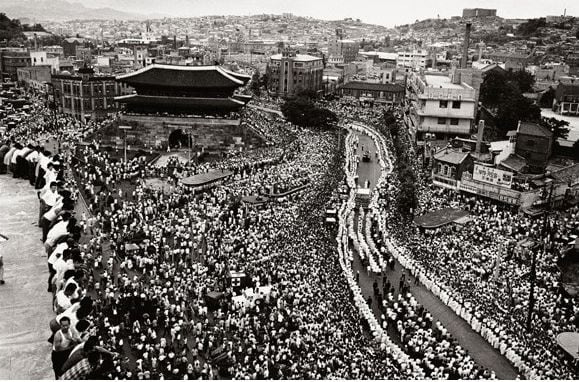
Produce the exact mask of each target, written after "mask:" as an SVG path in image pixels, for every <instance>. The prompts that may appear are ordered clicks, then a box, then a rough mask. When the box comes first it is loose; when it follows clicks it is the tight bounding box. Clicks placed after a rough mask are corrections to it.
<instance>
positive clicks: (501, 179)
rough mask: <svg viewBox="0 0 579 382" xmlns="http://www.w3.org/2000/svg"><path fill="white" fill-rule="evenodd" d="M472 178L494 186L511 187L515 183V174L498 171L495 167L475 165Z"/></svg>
mask: <svg viewBox="0 0 579 382" xmlns="http://www.w3.org/2000/svg"><path fill="white" fill-rule="evenodd" d="M472 178H473V179H474V180H478V181H479V182H485V183H490V184H494V185H495V186H501V187H509V188H510V187H511V184H512V182H513V173H512V172H509V171H503V170H498V169H496V168H493V167H486V166H481V165H479V164H475V165H474V170H473V173H472Z"/></svg>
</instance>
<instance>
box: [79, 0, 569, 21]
mask: <svg viewBox="0 0 579 382" xmlns="http://www.w3.org/2000/svg"><path fill="white" fill-rule="evenodd" d="M81 2H83V3H84V4H85V5H87V6H89V7H95V6H103V5H104V6H110V7H112V8H116V9H119V10H125V11H133V12H139V13H163V14H170V15H175V16H183V17H186V16H202V15H211V14H218V15H221V14H233V15H248V14H258V13H276V14H279V13H282V12H291V13H294V14H296V15H300V16H312V17H315V18H322V19H332V20H335V19H343V18H345V17H352V18H359V19H362V21H364V22H367V23H373V24H381V25H386V26H394V25H400V24H406V23H409V22H414V20H416V19H419V20H422V19H426V18H432V17H437V15H440V17H441V18H447V17H450V16H456V15H460V14H461V13H462V9H463V8H475V7H479V8H496V9H497V14H498V15H499V16H501V17H505V18H516V17H520V18H532V17H541V16H546V15H561V14H563V10H564V9H565V8H567V14H568V15H574V16H579V1H578V0H542V1H537V0H438V1H433V0H396V1H392V0H347V1H342V0H334V1H332V0H164V1H163V0H84V1H83V0H81Z"/></svg>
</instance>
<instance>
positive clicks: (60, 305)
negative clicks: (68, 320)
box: [54, 284, 77, 314]
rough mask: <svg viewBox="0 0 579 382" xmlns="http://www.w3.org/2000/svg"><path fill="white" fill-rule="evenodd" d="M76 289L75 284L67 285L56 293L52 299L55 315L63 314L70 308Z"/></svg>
mask: <svg viewBox="0 0 579 382" xmlns="http://www.w3.org/2000/svg"><path fill="white" fill-rule="evenodd" d="M76 287H77V286H76V285H75V284H68V286H67V287H65V288H64V289H63V290H61V291H60V292H58V293H56V296H55V298H54V311H55V312H56V314H60V313H63V312H64V311H65V310H67V309H68V308H70V307H71V306H72V302H71V297H72V295H73V294H74V292H75V291H76Z"/></svg>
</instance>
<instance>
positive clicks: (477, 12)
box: [462, 8, 497, 17]
mask: <svg viewBox="0 0 579 382" xmlns="http://www.w3.org/2000/svg"><path fill="white" fill-rule="evenodd" d="M496 15H497V10H496V9H485V8H465V9H463V10H462V17H494V16H496Z"/></svg>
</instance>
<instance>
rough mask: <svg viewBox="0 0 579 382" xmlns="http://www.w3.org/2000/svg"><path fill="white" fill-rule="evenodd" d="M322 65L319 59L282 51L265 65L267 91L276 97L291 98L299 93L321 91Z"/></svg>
mask: <svg viewBox="0 0 579 382" xmlns="http://www.w3.org/2000/svg"><path fill="white" fill-rule="evenodd" d="M323 72H324V64H323V62H322V58H321V57H314V56H310V55H307V54H296V53H295V52H293V51H290V50H284V51H283V53H279V54H276V55H273V56H271V57H270V62H269V64H268V65H267V73H268V77H269V90H270V91H271V92H272V93H275V94H276V95H278V96H292V95H295V94H297V93H299V92H300V91H306V90H309V91H314V92H319V91H321V90H322V89H323V84H322V78H323Z"/></svg>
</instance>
